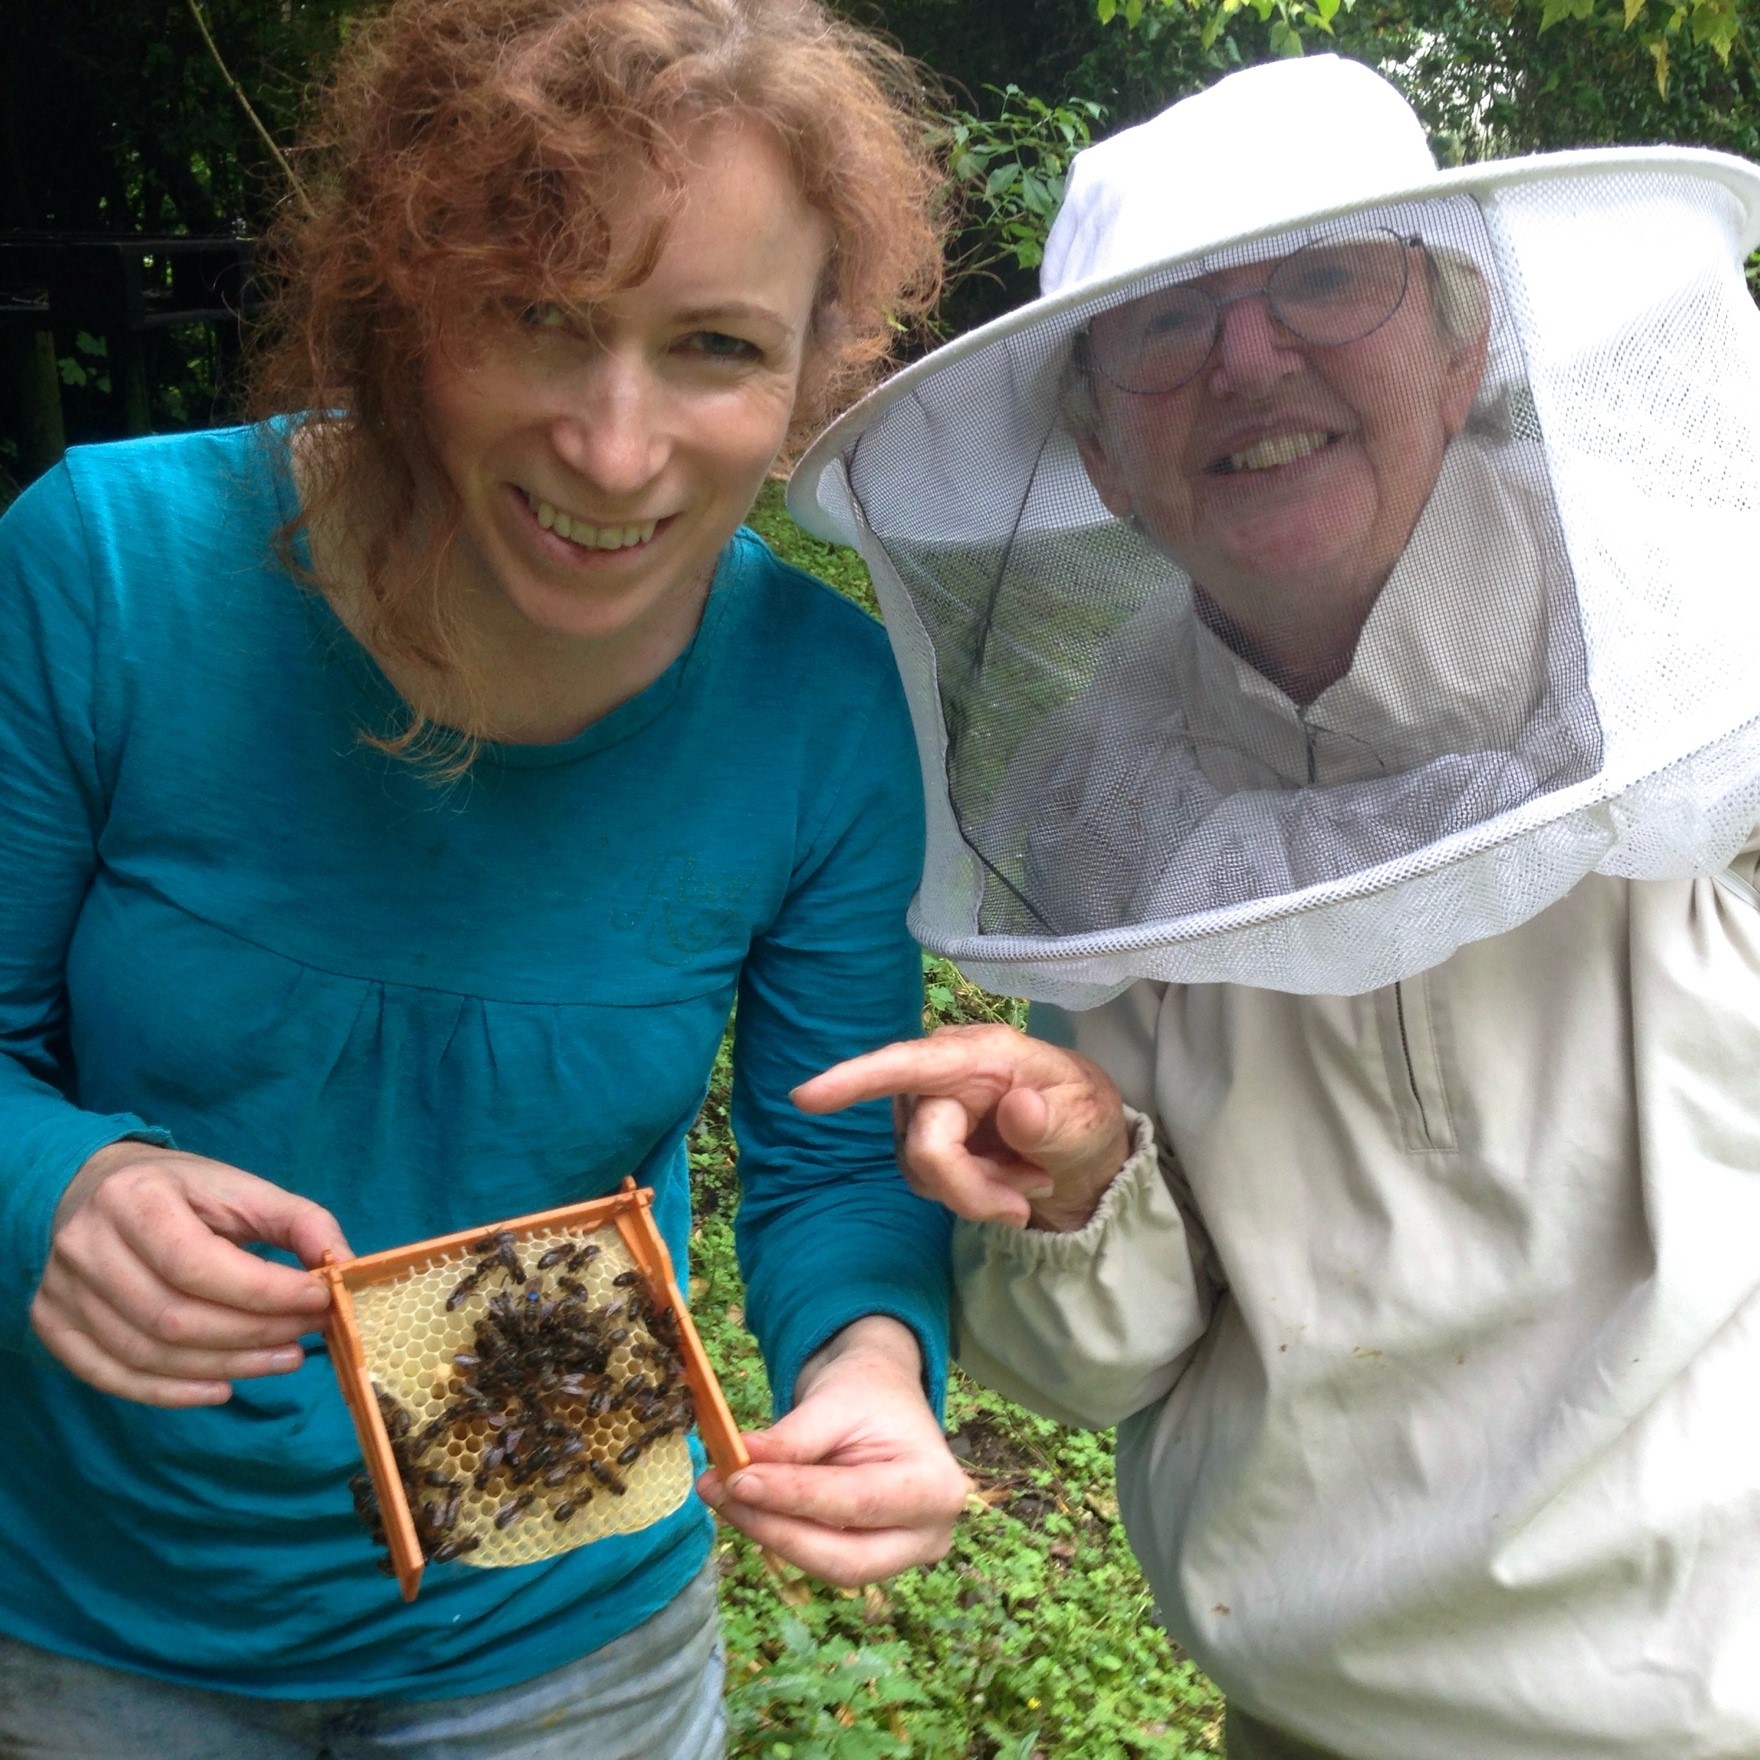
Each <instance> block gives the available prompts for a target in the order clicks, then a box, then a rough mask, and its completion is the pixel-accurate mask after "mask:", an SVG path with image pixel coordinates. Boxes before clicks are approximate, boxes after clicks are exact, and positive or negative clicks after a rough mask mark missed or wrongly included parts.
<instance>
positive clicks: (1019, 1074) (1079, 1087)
mask: <svg viewBox="0 0 1760 1760" xmlns="http://www.w3.org/2000/svg"><path fill="white" fill-rule="evenodd" d="M888 1095H890V1096H891V1098H892V1107H893V1128H894V1134H895V1136H896V1139H897V1143H898V1159H899V1164H900V1166H901V1167H903V1169H904V1174H905V1178H906V1179H907V1180H908V1181H909V1182H910V1185H911V1189H912V1190H913V1191H915V1192H917V1193H919V1194H921V1195H922V1196H923V1197H925V1198H935V1199H938V1200H939V1201H940V1202H941V1203H943V1204H945V1205H946V1206H947V1207H948V1209H950V1210H952V1211H953V1212H954V1213H955V1214H956V1215H958V1216H963V1217H965V1218H967V1220H968V1221H972V1222H1004V1223H1009V1224H1012V1225H1013V1226H1014V1227H1016V1228H1024V1227H1027V1226H1029V1225H1031V1226H1032V1227H1034V1228H1043V1229H1050V1230H1053V1231H1057V1232H1067V1231H1069V1230H1072V1229H1077V1228H1080V1227H1081V1226H1082V1225H1083V1224H1084V1223H1085V1222H1086V1221H1087V1220H1088V1218H1089V1217H1091V1216H1092V1215H1093V1214H1094V1211H1095V1209H1096V1208H1097V1207H1098V1205H1099V1202H1100V1198H1101V1195H1102V1194H1103V1193H1104V1192H1105V1190H1106V1188H1107V1187H1108V1186H1109V1185H1110V1184H1111V1183H1112V1181H1113V1178H1114V1176H1115V1175H1116V1174H1117V1173H1118V1170H1119V1169H1120V1168H1121V1167H1123V1166H1124V1164H1125V1160H1126V1158H1127V1157H1128V1155H1129V1153H1130V1133H1129V1131H1128V1129H1127V1128H1126V1124H1125V1117H1124V1108H1123V1106H1122V1104H1121V1103H1120V1101H1119V1097H1118V1089H1117V1088H1116V1087H1114V1086H1113V1083H1112V1078H1111V1077H1110V1076H1109V1075H1107V1073H1106V1072H1105V1070H1103V1069H1102V1068H1101V1067H1100V1066H1099V1064H1097V1063H1094V1062H1093V1061H1092V1060H1090V1059H1089V1058H1086V1057H1082V1056H1080V1055H1079V1054H1078V1053H1076V1052H1074V1051H1064V1050H1061V1049H1060V1048H1059V1047H1057V1046H1055V1045H1047V1044H1045V1043H1044V1042H1043V1041H1042V1040H1039V1039H1032V1038H1029V1037H1028V1036H1027V1035H1026V1034H1025V1033H1017V1032H1016V1031H1015V1030H1014V1028H1012V1027H1003V1026H972V1027H942V1028H941V1029H940V1030H939V1031H938V1032H935V1033H932V1034H930V1035H929V1037H928V1038H926V1039H913V1040H905V1041H903V1042H901V1043H899V1044H896V1045H887V1046H885V1047H883V1048H882V1049H881V1050H879V1051H870V1052H869V1053H868V1054H867V1055H866V1056H864V1057H852V1058H850V1059H849V1060H848V1062H846V1063H839V1064H834V1065H833V1066H832V1067H831V1068H830V1069H828V1070H824V1071H822V1072H821V1073H820V1074H819V1075H816V1076H814V1077H813V1079H812V1080H811V1081H808V1082H803V1083H802V1084H801V1085H800V1086H799V1087H798V1088H796V1089H795V1091H794V1095H793V1099H794V1103H795V1105H797V1106H798V1107H800V1108H801V1109H802V1111H804V1112H836V1111H838V1110H840V1109H841V1108H842V1107H845V1106H851V1105H854V1104H855V1102H856V1101H858V1100H878V1099H882V1098H885V1097H886V1096H888Z"/></svg>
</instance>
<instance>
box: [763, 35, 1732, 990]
mask: <svg viewBox="0 0 1760 1760" xmlns="http://www.w3.org/2000/svg"><path fill="white" fill-rule="evenodd" d="M1757 241H1760V170H1756V168H1755V167H1753V166H1750V165H1748V164H1746V163H1745V162H1743V161H1741V160H1738V159H1733V158H1730V157H1728V156H1725V155H1721V154H1716V153H1710V152H1704V151H1699V150H1696V149H1690V148H1656V149H1650V148H1621V149H1607V150H1598V151H1587V152H1576V153H1562V154H1553V155H1547V156H1545V157H1540V158H1530V159H1517V160H1506V161H1500V162H1494V163H1490V164H1484V165H1477V166H1469V167H1464V168H1461V169H1459V170H1453V171H1446V172H1439V171H1438V170H1437V169H1436V166H1435V163H1434V161H1433V160H1432V158H1431V156H1430V153H1429V149H1428V147H1427V145H1426V144H1425V139H1424V134H1423V130H1422V127H1421V125H1420V124H1419V122H1418V119H1417V117H1416V116H1415V115H1414V114H1413V112H1412V111H1411V109H1410V107H1409V106H1408V105H1407V104H1406V103H1405V101H1404V100H1403V99H1402V98H1401V97H1400V96H1399V94H1398V93H1397V92H1396V91H1395V90H1394V88H1393V87H1392V86H1390V85H1389V84H1388V83H1387V82H1386V81H1384V80H1382V79H1381V78H1380V77H1379V76H1377V75H1376V74H1374V73H1372V72H1370V71H1369V70H1368V69H1367V68H1364V67H1361V66H1358V65H1355V64H1353V63H1350V62H1345V61H1339V60H1337V59H1334V58H1331V57H1325V58H1316V59H1312V60H1305V61H1289V62H1280V63H1276V64H1273V65H1270V66H1265V67H1257V68H1252V69H1249V70H1247V71H1245V72H1243V73H1239V74H1235V75H1233V76H1231V77H1230V78H1228V79H1225V80H1223V81H1222V82H1221V83H1219V84H1218V85H1216V86H1214V87H1212V88H1211V89H1210V90H1208V91H1206V92H1204V93H1201V94H1200V95H1198V96H1197V97H1194V98H1188V99H1186V100H1184V101H1182V102H1180V103H1178V104H1175V105H1174V106H1173V107H1172V108H1171V109H1169V110H1167V111H1166V112H1164V113H1163V114H1162V115H1160V116H1158V117H1157V118H1155V119H1154V120H1153V121H1151V122H1148V123H1145V124H1143V125H1142V126H1141V127H1138V128H1133V129H1128V130H1126V131H1124V132H1123V133H1121V134H1119V135H1116V136H1114V137H1113V138H1111V139H1109V140H1107V141H1104V142H1102V143H1100V144H1099V145H1097V146H1095V147H1092V148H1090V149H1089V150H1088V151H1087V152H1085V153H1082V154H1081V155H1079V156H1078V158H1077V159H1076V161H1075V163H1074V166H1073V168H1072V171H1071V176H1070V182H1069V190H1068V195H1067V199H1066V201H1065V205H1064V208H1063V210H1062V212H1061V213H1060V214H1059V216H1058V219H1057V223H1056V225H1055V227H1054V228H1053V230H1052V235H1051V238H1050V241H1049V244H1048V247H1047V251H1046V257H1045V264H1044V270H1043V275H1042V284H1043V287H1044V296H1043V297H1042V298H1041V299H1039V300H1037V301H1035V302H1034V303H1033V304H1031V305H1029V306H1027V307H1025V308H1024V309H1023V310H1021V311H1018V312H1015V313H1012V314H1010V315H1009V316H1007V317H1005V318H1002V319H1000V320H998V321H997V322H995V323H993V324H990V325H988V326H986V327H985V328H983V329H981V330H979V331H976V332H974V333H972V334H971V335H968V336H965V337H962V338H960V339H959V340H958V341H956V342H954V343H952V344H950V345H948V346H947V347H945V348H943V349H941V350H939V351H938V352H936V353H935V354H933V355H931V356H929V357H928V358H926V359H925V360H922V361H920V362H918V363H916V364H915V365H914V366H912V367H910V368H908V369H907V370H906V371H905V372H903V373H901V374H899V375H898V376H897V377H896V378H895V379H893V380H892V381H891V382H890V383H889V384H887V385H886V386H884V387H882V388H881V389H880V390H879V391H878V392H876V393H874V394H873V395H872V396H871V397H869V398H868V399H867V400H865V401H864V402H863V403H861V404H859V405H858V406H857V407H856V408H855V409H854V410H852V411H851V412H850V413H849V414H848V415H847V416H845V417H844V418H843V419H842V420H841V421H839V422H837V423H836V424H834V425H833V426H832V427H831V428H830V429H829V430H828V431H827V432H826V433H825V434H824V435H822V436H821V437H820V439H819V441H818V442H817V443H816V444H815V445H814V446H813V448H812V449H811V450H810V451H809V452H808V454H807V456H806V458H805V459H804V460H803V461H802V463H801V466H800V468H799V469H798V471H797V472H796V474H795V478H794V481H793V483H792V485H791V487H790V495H789V502H790V507H791V509H792V510H793V512H794V514H795V516H796V518H797V519H799V520H800V521H801V522H802V523H803V524H804V525H806V526H807V527H809V528H810V529H812V530H814V531H816V532H818V533H820V534H821V535H823V536H826V537H830V538H834V539H838V540H841V541H843V542H847V543H852V544H854V545H856V546H857V547H858V548H859V549H860V550H861V552H862V554H863V556H864V557H865V559H866V560H867V562H868V564H869V566H870V568H871V570H872V572H873V575H874V579H875V586H876V590H877V592H878V594H879V596H880V599H881V603H882V606H883V608H884V610H885V612H886V619H887V624H888V627H889V629H890V632H891V635H892V640H893V646H894V651H895V654H896V656H897V658H898V662H899V665H900V668H901V670H902V671H903V673H904V677H905V683H906V688H907V691H908V692H909V695H910V698H911V706H912V713H913V717H914V720H915V723H916V729H917V735H918V740H919V744H920V747H921V753H922V759H923V765H924V770H925V774H926V777H927V781H928V794H929V860H928V865H927V869H926V871H925V875H924V880H923V885H922V888H921V890H920V891H919V893H918V896H917V900H916V904H915V906H914V908H913V928H914V929H915V931H916V933H917V935H918V936H919V938H920V939H921V940H923V941H924V943H925V944H926V945H928V946H930V947H931V948H933V949H935V950H936V951H938V952H941V953H944V954H947V955H948V956H949V957H951V958H953V959H955V960H957V961H959V963H960V964H961V965H962V966H964V967H965V968H966V970H967V971H969V972H970V973H971V974H972V975H973V976H974V977H976V978H978V979H979V980H980V981H982V982H985V983H987V984H989V985H991V986H992V987H994V988H996V989H1000V990H1006V991H1011V992H1014V993H1017V994H1023V995H1028V996H1032V997H1035V998H1040V999H1043V1000H1049V1001H1058V1002H1063V1003H1066V1004H1070V1005H1075V1006H1085V1005H1089V1004H1092V1003H1094V1002H1097V1001H1100V1000H1102V999H1103V998H1104V997H1106V996H1108V995H1110V994H1113V993H1115V992H1116V991H1117V990H1119V989H1121V988H1123V987H1124V986H1125V985H1126V984H1128V983H1130V982H1132V981H1133V980H1135V979H1138V978H1145V977H1147V978H1161V979H1173V980H1181V981H1187V982H1208V981H1228V982H1239V983H1249V984H1258V985H1264V986H1270V987H1274V988H1280V989H1289V990H1301V991H1318V992H1341V993H1342V992H1353V991H1358V990H1363V989H1368V988H1371V987H1373V986H1376V985H1379V984H1383V983H1388V982H1391V981H1393V980H1394V979H1397V978H1400V977H1402V976H1408V975H1410V974H1411V973H1413V972H1416V971H1420V970H1423V969H1424V968H1425V967H1427V966H1430V965H1433V964H1435V963H1436V962H1438V961H1439V960H1441V959H1443V958H1445V957H1447V955H1448V954H1449V953H1451V952H1452V951H1453V950H1454V949H1455V948H1456V947H1458V946H1460V945H1461V944H1462V943H1464V942H1467V941H1470V940H1474V939H1477V938H1479V937H1482V936H1486V935H1493V934H1498V933H1501V932H1502V931H1503V930H1505V929H1509V928H1512V927H1514V926H1515V925H1516V924H1518V923H1520V922H1522V921H1524V920H1525V919H1527V918H1528V917H1530V916H1532V915H1533V914H1534V913H1535V912H1537V911H1539V910H1541V909H1542V908H1544V907H1545V906H1546V905H1548V904H1550V903H1551V902H1553V901H1554V900H1555V899H1557V898H1559V897H1560V896H1562V895H1563V893H1564V892H1566V891H1567V890H1568V889H1569V888H1570V887H1571V886H1573V885H1574V884H1575V883H1576V882H1577V881H1578V880H1579V879H1580V878H1582V877H1583V876H1584V875H1585V874H1587V873H1589V872H1591V871H1593V870H1599V871H1601V872H1604V873H1612V874H1620V875H1629V876H1635V877H1641V878H1660V877H1664V876H1669V875H1676V874H1682V873H1688V872H1692V871H1695V870H1700V869H1705V868H1709V867H1715V866H1718V865H1721V864H1722V863H1723V862H1725V861H1727V860H1728V859H1729V857H1730V856H1731V855H1732V854H1733V853H1734V852H1735V850H1736V849H1737V848H1738V847H1739V846H1740V845H1741V843H1742V842H1743V841H1744V839H1745V837H1746V836H1747V834H1748V832H1749V830H1750V829H1751V827H1752V826H1753V824H1754V822H1755V821H1756V819H1760V691H1757V687H1756V684H1755V679H1756V678H1757V677H1760V593H1757V592H1756V591H1755V590H1754V589H1755V586H1756V584H1757V583H1756V581H1755V576H1756V573H1757V572H1760V561H1757V559H1760V314H1757V313H1756V311H1755V309H1754V307H1753V304H1752V302H1751V301H1750V300H1749V298H1748V295H1747V292H1746V288H1745V285H1744V283H1743V279H1742V273H1741V265H1742V261H1743V259H1744V257H1745V256H1746V255H1747V253H1748V252H1749V251H1750V250H1752V249H1753V248H1754V246H1755V244H1756V242H1757Z"/></svg>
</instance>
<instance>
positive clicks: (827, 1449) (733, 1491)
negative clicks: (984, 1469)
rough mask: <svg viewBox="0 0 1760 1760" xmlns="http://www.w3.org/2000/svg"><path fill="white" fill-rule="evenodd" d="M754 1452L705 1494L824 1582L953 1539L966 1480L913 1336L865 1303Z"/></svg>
mask: <svg viewBox="0 0 1760 1760" xmlns="http://www.w3.org/2000/svg"><path fill="white" fill-rule="evenodd" d="M745 1440H746V1447H747V1448H748V1449H749V1450H750V1452H751V1456H752V1464H751V1466H750V1467H748V1468H746V1469H745V1470H744V1471H742V1472H738V1473H735V1474H734V1475H733V1477H732V1479H731V1480H729V1481H728V1482H727V1483H725V1484H724V1483H723V1482H722V1479H721V1476H720V1474H719V1473H717V1472H715V1471H713V1470H711V1471H709V1472H707V1473H705V1474H704V1475H703V1476H702V1478H701V1479H699V1480H698V1481H697V1489H698V1491H699V1492H700V1493H701V1495H702V1497H703V1501H704V1502H705V1503H707V1504H709V1505H710V1506H711V1507H712V1508H713V1509H714V1510H715V1511H716V1513H717V1514H719V1515H720V1516H721V1517H722V1518H723V1519H724V1520H726V1521H729V1522H731V1523H732V1524H733V1525H734V1526H735V1527H736V1528H738V1529H739V1530H740V1531H741V1532H742V1533H744V1534H746V1535H748V1536H749V1537H750V1538H751V1539H753V1540H756V1541H757V1542H758V1544H759V1545H760V1546H767V1547H769V1549H770V1550H771V1551H772V1552H776V1553H779V1554H781V1556H782V1557H783V1558H785V1559H787V1560H788V1561H789V1562H790V1563H791V1564H797V1565H799V1566H800V1567H801V1569H802V1570H805V1571H811V1572H812V1574H813V1575H814V1576H816V1577H823V1578H824V1579H825V1581H826V1582H828V1583H836V1584H839V1585H840V1586H842V1587H844V1588H854V1587H855V1586H856V1585H857V1584H860V1583H872V1582H877V1581H878V1580H879V1579H880V1578H882V1577H890V1576H893V1575H894V1574H896V1573H897V1572H899V1571H902V1570H904V1569H906V1568H907V1567H908V1566H910V1565H914V1564H931V1563H933V1562H934V1561H935V1560H936V1559H938V1558H940V1557H941V1556H942V1555H943V1554H944V1553H945V1552H946V1551H947V1548H948V1547H949V1546H950V1545H951V1544H952V1541H953V1524H954V1521H955V1519H956V1518H957V1517H958V1516H959V1513H960V1511H961V1510H963V1509H964V1508H965V1504H966V1497H967V1494H968V1493H969V1492H970V1490H971V1485H970V1482H969V1481H968V1480H967V1478H966V1476H965V1473H964V1472H963V1471H962V1470H961V1468H960V1465H959V1463H958V1462H957V1461H956V1460H955V1459H954V1458H953V1456H952V1454H951V1453H950V1452H949V1451H948V1447H947V1441H946V1438H945V1437H944V1436H943V1435H942V1434H941V1426H940V1425H939V1424H938V1423H937V1422H936V1421H935V1414H934V1413H933V1412H932V1411H930V1409H929V1402H928V1400H927V1399H926V1398H925V1397H924V1395H923V1368H922V1355H921V1353H920V1352H919V1351H918V1349H917V1341H916V1336H915V1335H914V1334H913V1333H912V1332H911V1330H910V1329H909V1328H908V1327H907V1326H904V1325H902V1324H901V1323H900V1322H898V1321H897V1320H894V1319H891V1318H890V1317H889V1316H887V1315H884V1314H869V1315H867V1316H865V1317H864V1318H862V1319H860V1320H857V1321H855V1322H853V1323H852V1324H851V1325H849V1326H846V1327H844V1329H843V1330H842V1331H841V1332H839V1333H838V1334H837V1335H836V1336H835V1337H834V1338H833V1339H832V1340H831V1341H830V1343H829V1344H827V1345H826V1346H825V1347H824V1348H823V1349H822V1350H820V1351H818V1352H817V1353H816V1354H815V1355H814V1356H812V1357H811V1358H809V1359H808V1361H807V1364H806V1366H805V1367H804V1368H803V1369H802V1370H801V1372H800V1374H799V1376H798V1377H797V1378H796V1380H795V1406H794V1409H793V1410H792V1411H791V1412H790V1413H789V1414H788V1416H787V1417H785V1418H780V1419H778V1420H777V1422H776V1423H774V1424H772V1425H771V1426H770V1428H769V1429H768V1430H755V1431H751V1432H749V1433H748V1434H747V1436H746V1439H745Z"/></svg>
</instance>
